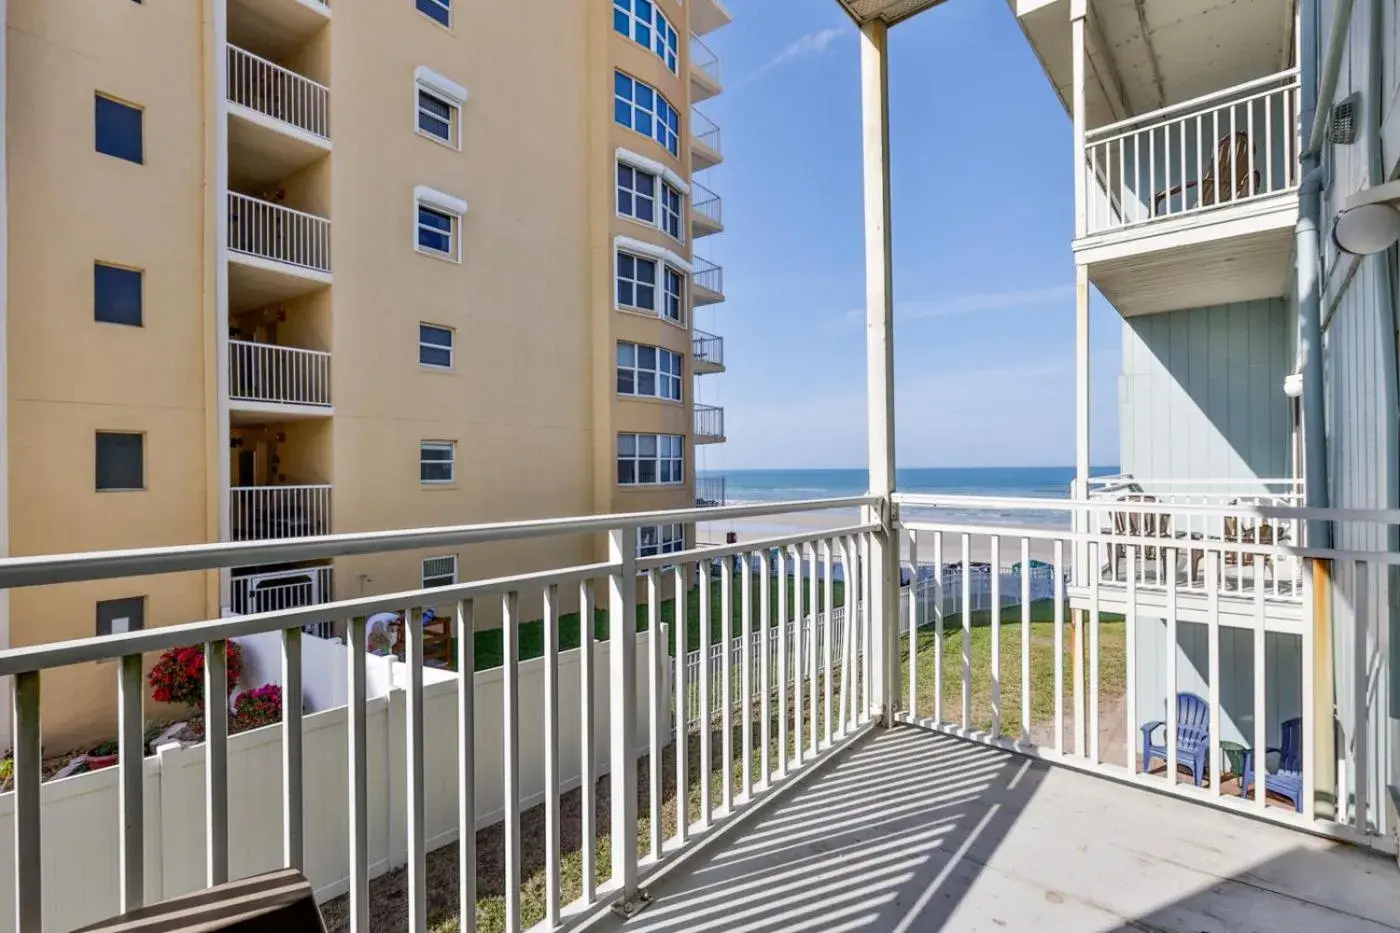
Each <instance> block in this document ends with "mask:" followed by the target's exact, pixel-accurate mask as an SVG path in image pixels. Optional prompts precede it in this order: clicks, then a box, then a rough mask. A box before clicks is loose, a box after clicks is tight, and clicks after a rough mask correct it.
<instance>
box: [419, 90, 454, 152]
mask: <svg viewBox="0 0 1400 933" xmlns="http://www.w3.org/2000/svg"><path fill="white" fill-rule="evenodd" d="M460 114H461V111H460V110H458V109H457V105H456V104H454V103H452V102H451V101H449V100H447V99H446V98H443V97H440V96H438V95H437V94H434V93H433V92H432V91H428V90H424V89H423V88H422V87H419V88H418V129H419V131H420V132H422V133H424V134H426V135H428V136H431V137H433V138H434V139H437V140H441V141H442V142H445V143H447V144H448V145H449V146H452V147H454V148H455V147H456V146H457V145H458V143H457V126H458V117H459V115H460Z"/></svg>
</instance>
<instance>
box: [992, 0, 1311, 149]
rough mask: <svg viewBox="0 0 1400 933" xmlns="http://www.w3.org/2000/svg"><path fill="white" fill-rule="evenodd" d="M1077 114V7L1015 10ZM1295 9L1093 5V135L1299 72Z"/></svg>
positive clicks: (1040, 1) (1290, 2)
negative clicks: (1073, 40) (1127, 120)
mask: <svg viewBox="0 0 1400 933" xmlns="http://www.w3.org/2000/svg"><path fill="white" fill-rule="evenodd" d="M1007 2H1008V3H1009V4H1010V6H1011V8H1012V10H1013V11H1014V12H1015V13H1016V16H1017V18H1018V20H1019V21H1020V23H1021V28H1022V29H1023V30H1024V31H1025V33H1026V38H1027V39H1029V40H1030V43H1031V46H1032V47H1033V48H1034V49H1035V53H1036V55H1037V57H1038V58H1039V59H1040V63H1041V66H1042V67H1043V68H1044V69H1045V71H1046V73H1047V74H1048V76H1049V77H1050V80H1051V82H1052V83H1053V84H1054V86H1055V92H1056V93H1057V94H1058V95H1059V97H1060V100H1061V102H1062V103H1064V105H1065V109H1066V110H1068V109H1069V105H1070V101H1071V97H1072V90H1071V86H1070V85H1071V81H1072V77H1073V61H1072V58H1071V54H1070V22H1069V9H1070V0H1007ZM1294 6H1295V0H1090V3H1089V7H1090V16H1089V27H1088V32H1089V36H1088V39H1089V63H1090V65H1089V75H1088V84H1087V86H1086V88H1085V100H1086V104H1087V114H1088V126H1089V128H1090V129H1092V128H1093V127H1095V126H1102V125H1104V124H1106V123H1113V122H1115V121H1117V120H1121V119H1123V118H1124V117H1129V116H1133V115H1135V114H1141V113H1148V112H1150V111H1153V110H1156V109H1158V108H1160V107H1165V106H1169V105H1171V104H1175V103H1180V102H1181V101H1184V100H1191V99H1192V98H1195V97H1199V96H1201V95H1202V94H1208V93H1210V92H1212V91H1218V90H1223V89H1225V88H1229V87H1232V86H1234V85H1236V84H1240V83H1243V82H1245V81H1248V80H1250V79H1252V78H1259V77H1263V76H1265V75H1269V74H1273V73H1274V72H1277V71H1281V70H1283V69H1284V68H1287V67H1288V66H1289V65H1290V64H1292V62H1293V46H1294V35H1293V32H1294V30H1293V23H1294Z"/></svg>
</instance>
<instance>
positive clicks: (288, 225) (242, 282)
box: [228, 191, 331, 312]
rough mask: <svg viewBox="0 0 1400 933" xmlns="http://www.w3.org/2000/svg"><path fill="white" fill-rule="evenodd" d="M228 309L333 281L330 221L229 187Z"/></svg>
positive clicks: (282, 298) (255, 305)
mask: <svg viewBox="0 0 1400 933" xmlns="http://www.w3.org/2000/svg"><path fill="white" fill-rule="evenodd" d="M228 252H229V310H230V311H231V312H240V311H246V310H251V309H254V308H260V307H267V306H269V305H273V304H277V303H279V302H283V301H287V300H289V299H292V298H295V297H297V296H299V295H303V294H306V293H307V292H310V291H314V290H316V289H318V288H322V287H324V286H326V285H329V284H330V282H331V222H330V221H329V220H327V219H326V218H324V217H318V216H316V215H315V214H309V213H307V212H305V211H299V210H295V209H293V208H290V207H286V206H285V205H282V204H277V203H274V202H272V201H266V200H263V199H261V198H255V197H251V196H249V195H246V194H242V193H240V192H237V191H230V192H229V193H228Z"/></svg>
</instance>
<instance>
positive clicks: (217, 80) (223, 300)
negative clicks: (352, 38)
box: [212, 0, 329, 612]
mask: <svg viewBox="0 0 1400 933" xmlns="http://www.w3.org/2000/svg"><path fill="white" fill-rule="evenodd" d="M213 32H214V35H213V41H214V48H215V49H216V50H222V49H224V48H225V47H226V46H227V43H228V2H227V0H214V21H213ZM213 78H214V101H215V110H216V112H215V117H214V119H215V122H214V179H213V181H214V184H213V186H212V187H213V189H214V199H215V200H214V252H215V263H214V378H215V379H216V380H217V382H218V387H217V389H216V391H217V392H218V411H217V414H216V421H217V423H216V425H215V432H216V434H217V435H218V438H217V440H218V444H219V447H218V450H216V451H215V452H214V457H215V460H216V461H217V463H218V471H219V488H218V500H217V504H216V506H215V508H216V509H217V510H218V528H217V529H216V531H217V537H218V540H220V541H229V540H232V524H233V523H232V519H231V518H230V516H229V512H230V508H231V505H230V499H231V498H232V496H230V495H229V491H230V490H231V489H232V488H233V477H232V475H231V466H230V464H229V455H228V443H229V441H228V439H229V436H230V431H231V417H230V414H229V391H228V390H229V348H228V340H229V336H228V328H229V312H228V303H229V302H228V290H229V285H228V279H229V263H230V262H231V261H233V253H232V251H231V250H230V249H229V248H228V220H229V206H228V202H229V197H228V190H229V188H228V161H229V156H228V142H229V127H228V124H229V119H230V116H229V112H230V106H229V99H228V69H227V68H225V67H224V53H223V52H222V51H219V52H218V56H217V58H216V60H215V65H214V74H213ZM246 258H247V259H249V260H256V261H257V262H259V263H264V262H267V260H259V259H257V258H256V257H253V256H247V257H246ZM250 264H252V263H250ZM268 266H269V267H271V268H276V269H278V270H279V271H280V270H281V269H282V268H283V264H282V263H276V264H275V265H273V264H271V263H268ZM292 268H295V267H292ZM327 281H329V276H328V277H327ZM231 581H232V572H231V571H230V570H228V569H223V570H220V571H219V609H220V611H221V612H224V611H227V610H228V609H229V608H230V607H231V606H232V582H231Z"/></svg>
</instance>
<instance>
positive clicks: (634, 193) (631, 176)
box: [617, 162, 656, 226]
mask: <svg viewBox="0 0 1400 933" xmlns="http://www.w3.org/2000/svg"><path fill="white" fill-rule="evenodd" d="M617 212H618V213H619V214H621V215H622V216H623V217H631V218H632V219H634V220H640V221H641V222H642V223H644V224H651V225H653V226H655V225H656V176H655V175H653V174H651V173H650V172H644V171H642V170H641V169H637V168H633V167H632V166H630V165H624V164H622V163H621V162H619V163H617Z"/></svg>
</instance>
